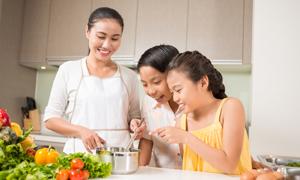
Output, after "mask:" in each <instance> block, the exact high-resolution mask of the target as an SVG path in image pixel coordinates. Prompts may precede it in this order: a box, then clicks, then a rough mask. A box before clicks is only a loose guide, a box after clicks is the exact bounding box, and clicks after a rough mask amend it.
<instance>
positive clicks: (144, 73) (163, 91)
mask: <svg viewBox="0 0 300 180" xmlns="http://www.w3.org/2000/svg"><path fill="white" fill-rule="evenodd" d="M140 77H141V82H142V84H143V87H144V90H145V92H146V94H147V95H148V96H150V97H152V98H154V99H155V100H156V101H157V102H158V103H161V104H163V103H166V102H168V101H169V100H170V99H171V98H172V94H171V92H170V90H169V88H168V85H167V81H166V74H165V73H161V72H159V71H158V70H156V69H155V68H153V67H151V66H142V67H141V68H140Z"/></svg>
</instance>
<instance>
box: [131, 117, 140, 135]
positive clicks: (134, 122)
mask: <svg viewBox="0 0 300 180" xmlns="http://www.w3.org/2000/svg"><path fill="white" fill-rule="evenodd" d="M138 123H139V119H132V120H131V121H130V130H131V131H133V132H134V131H135V129H136V128H137V127H138Z"/></svg>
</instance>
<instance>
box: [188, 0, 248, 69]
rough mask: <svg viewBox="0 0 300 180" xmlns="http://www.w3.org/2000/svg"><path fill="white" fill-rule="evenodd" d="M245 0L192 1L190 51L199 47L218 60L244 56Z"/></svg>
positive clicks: (235, 61)
mask: <svg viewBox="0 0 300 180" xmlns="http://www.w3.org/2000/svg"><path fill="white" fill-rule="evenodd" d="M243 22H244V1H243V0H221V1H220V0H189V12H188V27H187V50H198V51H200V52H201V53H203V54H204V55H206V56H207V57H208V58H210V59H212V60H215V63H218V61H219V63H225V64H226V63H238V62H241V60H242V59H243V38H244V37H243V36H244V32H243V31H244V28H243V25H244V24H243Z"/></svg>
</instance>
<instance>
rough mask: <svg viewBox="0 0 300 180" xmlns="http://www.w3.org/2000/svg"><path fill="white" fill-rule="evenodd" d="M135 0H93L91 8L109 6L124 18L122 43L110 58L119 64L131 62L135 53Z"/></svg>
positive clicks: (136, 4)
mask: <svg viewBox="0 0 300 180" xmlns="http://www.w3.org/2000/svg"><path fill="white" fill-rule="evenodd" d="M137 6H138V1H137V0H122V1H120V0H93V6H92V10H94V9H97V8H98V7H110V8H113V9H115V10H117V11H118V12H119V13H120V14H121V16H122V17H123V20H124V30H123V34H122V43H121V46H120V48H119V50H118V51H117V52H116V53H115V54H114V56H113V57H112V59H114V60H117V61H118V62H120V63H121V64H129V65H130V64H132V63H133V59H134V53H135V47H136V46H135V37H136V18H137Z"/></svg>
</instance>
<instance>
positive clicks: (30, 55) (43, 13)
mask: <svg viewBox="0 0 300 180" xmlns="http://www.w3.org/2000/svg"><path fill="white" fill-rule="evenodd" d="M49 12H50V0H43V1H41V0H26V1H25V4H24V21H23V32H22V42H21V51H20V63H21V64H23V65H27V66H30V64H31V63H33V64H39V65H44V64H45V62H46V61H45V59H46V48H47V37H48V23H49Z"/></svg>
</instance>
